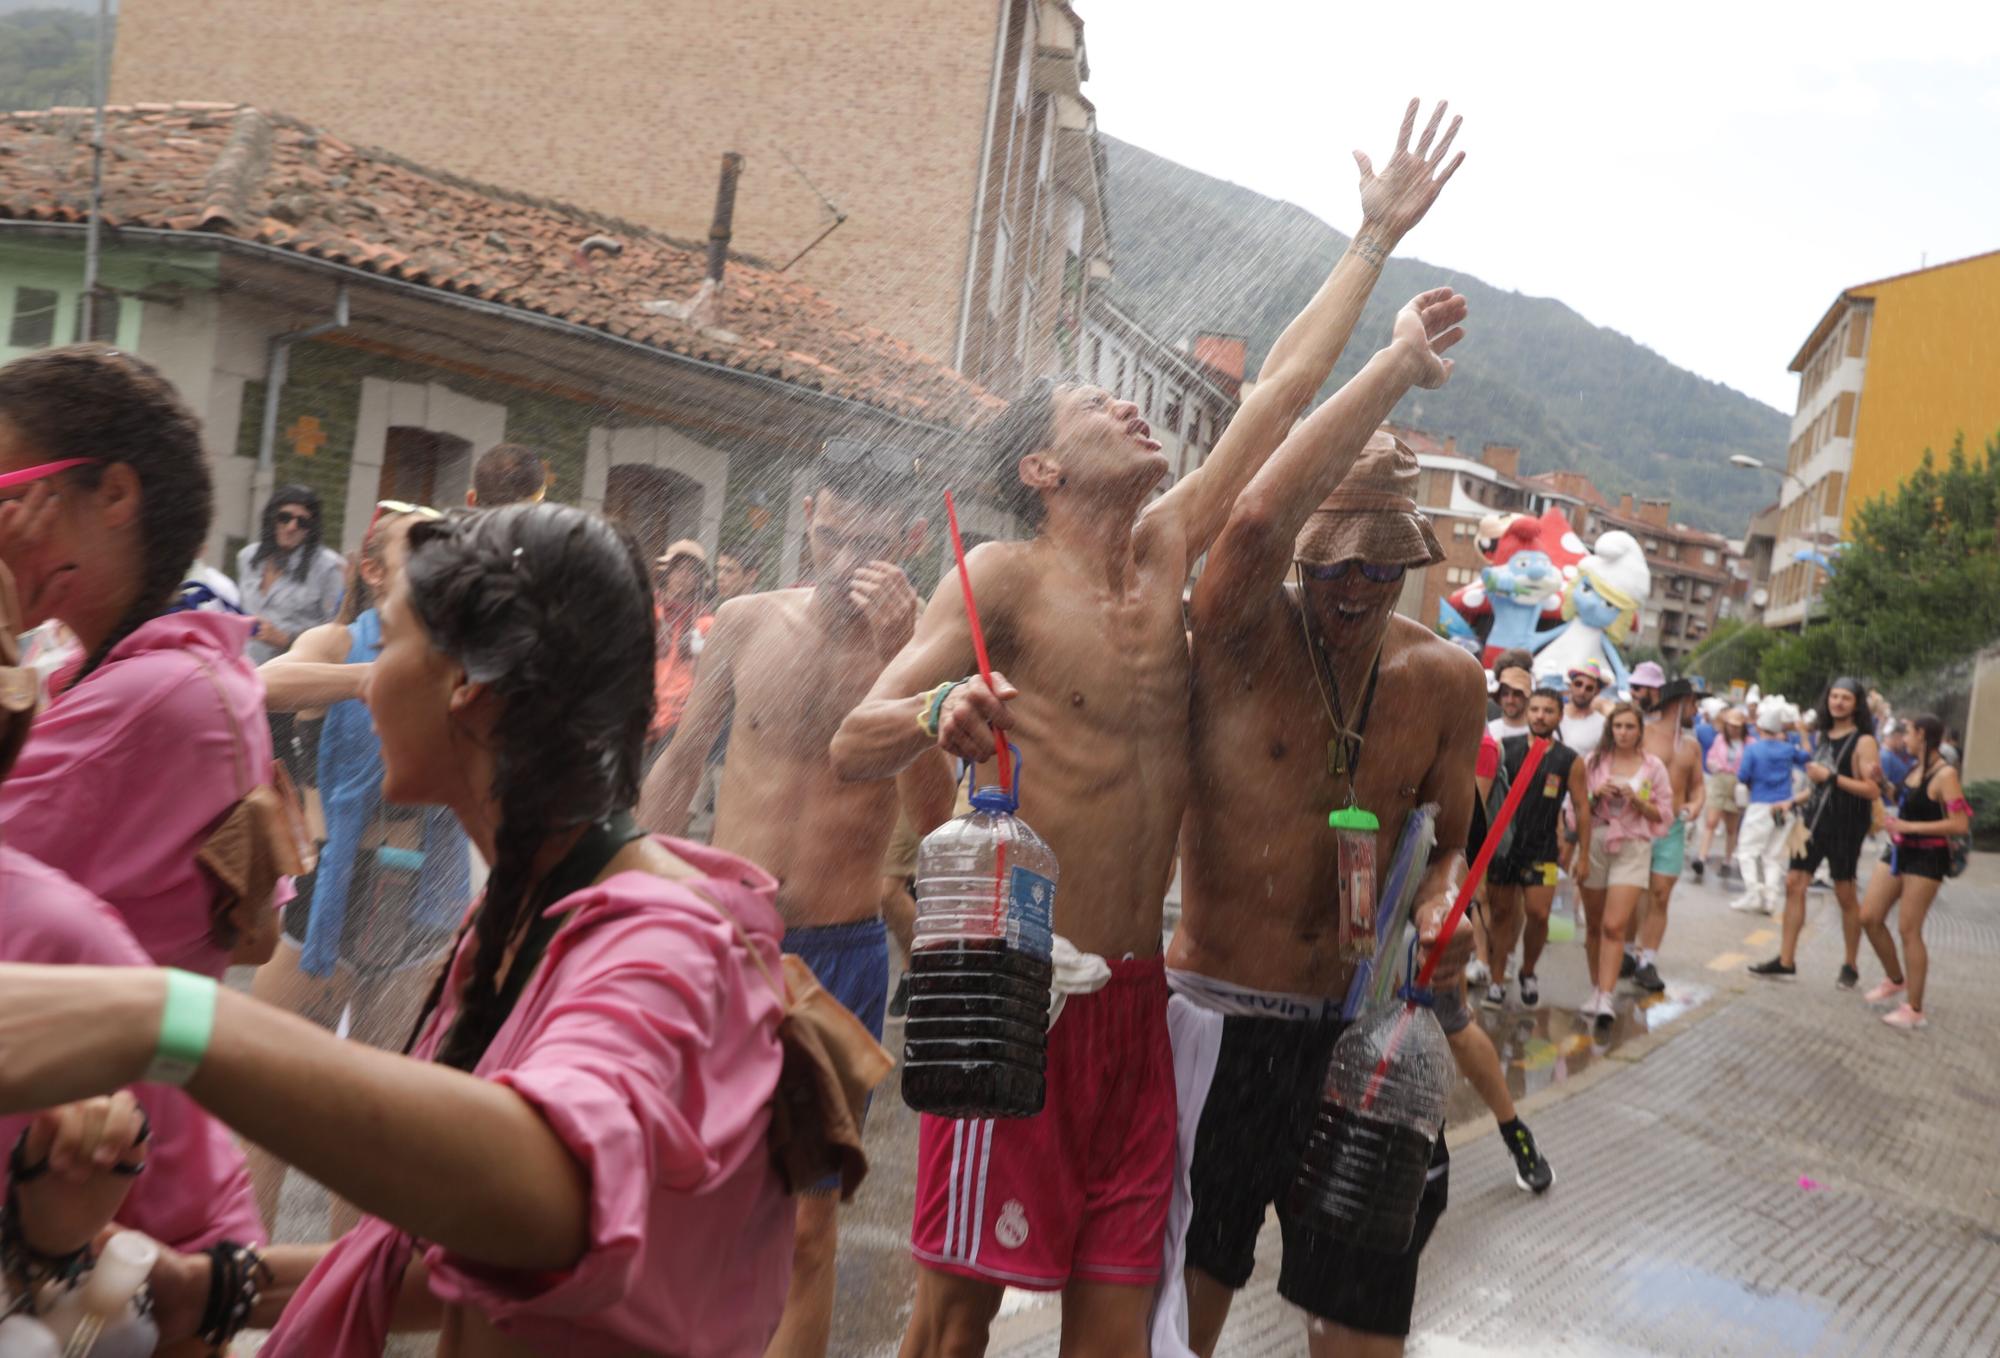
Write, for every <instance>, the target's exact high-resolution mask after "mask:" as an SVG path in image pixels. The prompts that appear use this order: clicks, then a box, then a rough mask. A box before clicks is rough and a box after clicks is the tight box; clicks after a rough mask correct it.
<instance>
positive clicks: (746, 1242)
mask: <svg viewBox="0 0 2000 1358" xmlns="http://www.w3.org/2000/svg"><path fill="white" fill-rule="evenodd" d="M646 585H647V582H646V570H645V565H644V563H643V561H642V560H641V559H640V557H639V556H638V554H637V552H636V551H635V550H634V549H633V548H632V546H631V544H630V542H629V541H628V540H627V539H625V538H624V537H623V536H622V535H621V534H619V533H618V531H617V530H616V529H614V528H612V527H611V526H610V525H609V524H607V523H606V522H605V521H604V520H602V519H600V518H598V517H596V516H594V515H590V514H587V513H585V512H583V511H581V510H577V509H572V508H569V507H567V506H562V505H546V504H543V505H531V506H529V505H524V506H514V507H510V508H506V509H500V510H494V511H491V512H487V513H478V514H472V515H465V516H453V517H452V518H451V519H448V520H446V521H444V522H440V523H424V524H418V525H417V526H415V527H414V528H413V529H412V530H411V533H410V553H409V560H408V564H407V566H406V567H405V573H404V576H403V578H402V579H401V580H400V581H399V582H398V583H397V584H396V585H395V586H394V588H393V590H392V592H391V594H390V596H389V598H388V600H387V601H386V603H385V604H384V607H383V611H382V625H383V632H382V651H381V654H380V656H379V657H378V658H377V659H376V660H375V662H374V664H373V668H372V669H371V671H370V675H369V679H368V683H367V689H366V694H365V696H366V700H367V702H368V705H369V708H370V711H371V713H372V715H373V717H374V721H375V724H376V727H377V729H378V731H379V733H380V735H381V740H382V756H383V764H384V775H383V794H384V796H385V797H386V798H387V799H388V800H390V801H392V802H397V803H401V804H422V803H429V804H443V805H448V806H450V807H451V809H452V810H453V812H454V813H455V814H456V815H457V816H458V818H459V820H460V822H461V823H462V824H463V825H464V827H465V830H466V833H467V834H468V835H469V836H470V837H471V839H472V841H473V843H474V844H475V845H477V846H478V847H479V849H480V850H481V852H482V853H484V854H485V855H486V857H487V859H488V861H490V862H491V863H492V865H493V870H492V875H491V876H490V878H489V879H488V882H487V886H486V891H485V894H484V895H483V896H482V898H481V899H480V900H479V902H478V903H477V904H476V906H475V907H474V908H473V910H472V911H471V912H470V914H469V915H468V918H467V922H466V925H465V928H464V930H463V931H462V933H461V936H460V939H459V943H458V946H457V947H456V949H455V951H454V956H453V961H452V963H451V965H450V967H449V969H448V971H447V972H446V974H445V975H444V976H443V977H442V978H441V979H440V981H439V985H438V990H437V993H436V994H435V995H434V996H433V1005H432V1006H431V1007H430V1008H429V1012H428V1013H427V1015H426V1017H425V1018H424V1019H423V1020H422V1021H421V1022H420V1024H419V1028H418V1034H417V1036H416V1039H415V1045H414V1048H413V1051H412V1053H411V1055H410V1056H399V1055H396V1054H394V1053H390V1052H384V1051H380V1050H376V1049H373V1048H369V1047H366V1046H364V1045H362V1044H360V1043H354V1042H344V1041H341V1040H340V1039H339V1038H337V1037H335V1036H334V1035H332V1034H330V1033H328V1032H326V1031H325V1030H323V1029H321V1028H319V1027H317V1026H316V1025H314V1024H312V1023H310V1022H308V1021H306V1020H304V1019H302V1018H298V1017H296V1016H294V1015H290V1014H285V1013H282V1012H280V1011H278V1010H276V1009H273V1008H271V1007H269V1006H265V1005H261V1004H259V1003H258V1002H257V1001H256V1000H255V999H252V998H251V997H249V996H246V995H242V994H239V993H236V992H233V991H230V990H227V989H218V988H216V987H214V986H213V984H212V983H210V982H206V981H198V980H195V979H194V978H191V977H187V976H185V974H183V973H175V972H167V971H158V970H137V969H131V968H126V969H115V968H114V969H102V970H97V969H84V968H74V967H71V968H36V967H14V966H0V1111H5V1110H10V1109H19V1108H23V1107H42V1106H47V1105H49V1104H52V1103H58V1102H62V1101H64V1100H70V1099H75V1098H79V1097H84V1096H87V1095H91V1094H98V1093H102V1092H104V1091H106V1090H108V1089H111V1088H114V1087H116V1086H118V1085H119V1084H121V1083H124V1082H128V1081H129V1080H131V1079H132V1078H133V1077H134V1075H135V1073H136V1072H138V1071H141V1070H143V1069H145V1068H146V1066H147V1062H148V1059H149V1056H155V1055H156V1054H165V1055H170V1056H174V1057H175V1058H177V1059H178V1060H179V1061H180V1062H181V1063H182V1068H183V1069H186V1068H189V1067H191V1073H190V1075H189V1078H188V1083H187V1090H188V1092H189V1093H190V1094H192V1095H193V1096H194V1098H195V1099H196V1100H197V1101H198V1102H199V1103H201V1104H202V1105H203V1106H204V1107H205V1108H207V1109H208V1110H209V1111H211V1112H213V1113H215V1114H217V1115H218V1116H220V1117H222V1118H224V1119H225V1120H226V1121H227V1122H229V1123H230V1125H232V1126H233V1127H235V1128H236V1129H237V1130H238V1131H240V1132H242V1133H243V1134H244V1135H246V1136H248V1137H250V1138H251V1139H253V1140H255V1141H257V1142H258V1143H259V1144H261V1145H265V1146H268V1147H270V1148H271V1149H272V1150H273V1151H274V1152H276V1153H277V1154H278V1155H280V1156H281V1157H283V1158H284V1159H285V1160H287V1161H288V1162H290V1163H291V1164H293V1165H296V1166H298V1167H299V1168H300V1169H302V1170H303V1171H305V1172H306V1173H308V1174H310V1175H311V1176H313V1177H314V1178H316V1179H318V1180H319V1181H320V1182H322V1183H324V1184H325V1185H327V1187H328V1188H330V1189H331V1190H332V1191H334V1192H336V1193H338V1194H340V1195H341V1196H342V1197H344V1198H346V1199H347V1200H348V1201H350V1202H352V1203H354V1204H355V1205H356V1206H358V1207H359V1208H360V1209H361V1210H362V1211H363V1212H364V1213H367V1214H368V1215H366V1216H364V1218H363V1220H362V1222H361V1224H360V1225H359V1226H357V1227H356V1228H355V1229H354V1230H353V1231H351V1232H349V1233H348V1234H347V1235H346V1236H344V1237H343V1238H342V1239H341V1240H339V1241H337V1242H335V1243H333V1244H331V1245H311V1246H307V1245H287V1246H274V1247H272V1248H271V1249H270V1250H269V1251H267V1252H265V1253H264V1254H263V1255H262V1257H261V1260H259V1261H258V1262H257V1265H256V1266H254V1267H250V1268H244V1269H238V1268H235V1267H231V1268H230V1270H229V1272H228V1273H227V1274H223V1273H221V1272H219V1271H218V1265H217V1264H216V1262H215V1261H212V1260H207V1259H203V1258H201V1257H192V1258H191V1257H188V1256H182V1255H173V1256H169V1257H166V1258H163V1260H162V1262H161V1264H160V1266H159V1267H158V1268H157V1269H156V1270H155V1271H154V1274H153V1278H152V1283H153V1287H154V1293H155V1297H156V1299H157V1310H156V1316H157V1318H158V1321H159V1324H160V1328H161V1333H162V1336H163V1338H165V1339H175V1338H178V1337H180V1336H182V1335H185V1334H187V1333H189V1332H190V1330H192V1329H194V1328H196V1326H197V1324H198V1323H200V1324H202V1325H203V1333H204V1337H205V1338H206V1339H207V1340H208V1342H210V1343H214V1344H218V1345H220V1344H226V1343H227V1341H228V1339H229V1337H230V1335H231V1334H233V1333H234V1331H235V1329H236V1328H237V1327H239V1326H241V1325H243V1324H250V1325H258V1326H272V1327H273V1328H272V1333H271V1335H270V1337H269V1339H268V1340H267V1341H266V1342H265V1344H264V1346H263V1349H262V1352H263V1354H264V1355H265V1356H266V1358H361V1355H364V1354H365V1355H371V1358H372V1355H376V1354H379V1353H380V1352H381V1351H382V1346H383V1343H384V1341H385V1339H386V1337H387V1335H388V1333H389V1332H390V1331H391V1330H392V1329H417V1330H435V1331H437V1333H438V1340H437V1347H436V1351H437V1352H438V1353H440V1354H444V1355H450V1356H451V1358H474V1356H477V1355H501V1354H518V1353H525V1352H533V1353H561V1354H566V1355H577V1356H578V1358H590V1356H591V1355H606V1358H609V1355H614V1354H631V1353H640V1352H643V1353H672V1354H677V1355H689V1356H690V1358H711V1356H713V1358H755V1355H758V1354H760V1353H761V1352H762V1350H763V1348H764V1346H765V1344H766V1343H767V1342H768V1340H769V1338H770V1336H771V1334H772V1332H773V1331H774V1329H775V1328H776V1325H777V1321H778V1315H779V1311H780V1309H781V1307H782V1306H783V1303H784V1298H785V1291H786V1284H787V1281H788V1273H789V1268H790V1260H791V1253H792V1220H793V1215H794V1212H793V1205H792V1203H791V1201H790V1200H789V1199H788V1197H787V1196H786V1194H785V1191H784V1188H783V1186H782V1184H781V1181H780V1179H779V1177H778V1173H777V1170H776V1168H775V1167H774V1165H773V1161H772V1157H771V1148H770V1140H769V1138H770V1121H771V1112H770V1108H771V1101H772V1098H773V1095H774V1092H775V1090H776V1088H777V1083H778V1076H779V1071H780V1066H781V1063H782V1055H781V1049H780V1045H779V1041H778V1036H777V1027H778V1023H779V1020H780V1017H781V1013H782V1011H781V1005H780V1001H779V998H778V992H777V989H776V986H777V984H778V983H777V982H776V980H775V977H776V975H777V974H778V971H777V969H778V966H779V949H778V942H779V938H780V935H781V934H782V932H783V929H782V925H781V924H780V922H779V918H778V914H777V911H776V909H775V906H774V904H773V901H774V898H775V895H776V890H777V883H776V882H775V881H774V880H773V879H772V878H771V877H770V876H769V875H768V874H766V873H764V872H763V871H761V870H760V869H758V868H756V867H754V866H752V865H751V864H749V863H747V862H744V861H743V860H741V859H737V858H734V857H732V856H730V855H728V854H724V853H721V852H718V851H714V850H708V849H703V848H700V847H698V846H694V845H689V844H684V843H682V842H680V841H673V840H666V839H656V838H647V837H644V836H641V835H639V834H638V832H637V830H636V828H635V827H634V826H633V824H632V821H631V816H630V811H629V808H630V807H631V805H632V803H633V801H634V800H635V799H636V797H637V794H638V779H639V765H640V758H641V754H642V747H643V741H644V737H645V731H646V725H647V722H648V720H649V719H650V717H651V715H652V662H653V638H652V622H651V610H650V608H649V606H648V592H647V588H646ZM190 997H193V998H190ZM196 1000H199V1002H200V1008H199V1009H198V1010H195V1009H191V1008H190V1006H191V1005H193V1004H194V1003H195V1001H196ZM203 1022H207V1023H209V1025H210V1026H209V1028H208V1036H207V1037H206V1039H205V1041H204V1042H202V1043H201V1044H199V1045H198V1047H197V1045H196V1044H194V1043H193V1042H192V1040H191V1039H190V1038H189V1037H188V1034H189V1033H190V1032H191V1031H195V1030H198V1029H200V1028H201V1027H202V1023H203ZM413 1058H414V1059H413ZM211 1282H214V1283H216V1284H217V1288H216V1290H217V1291H218V1292H219V1293H221V1294H222V1295H224V1296H235V1297H239V1298H240V1299H241V1300H242V1302H243V1303H244V1304H243V1305H242V1306H241V1307H240V1308H237V1309H236V1310H235V1311H232V1313H231V1315H230V1316H229V1317H228V1319H229V1322H230V1323H229V1324H227V1325H223V1326H218V1327H216V1328H215V1329H213V1330H210V1329H208V1328H207V1327H206V1324H205V1319H206V1317H207V1315H208V1313H211V1312H213V1311H214V1310H215V1307H214V1305H213V1298H212V1293H211ZM197 1315H202V1316H204V1320H203V1321H202V1322H198V1321H197V1320H196V1319H194V1318H193V1317H195V1316H197Z"/></svg>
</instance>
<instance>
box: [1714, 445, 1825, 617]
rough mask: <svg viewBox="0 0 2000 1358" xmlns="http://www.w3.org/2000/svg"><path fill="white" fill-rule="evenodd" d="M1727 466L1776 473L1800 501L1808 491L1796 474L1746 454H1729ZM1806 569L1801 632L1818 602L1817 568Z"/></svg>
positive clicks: (1810, 566)
mask: <svg viewBox="0 0 2000 1358" xmlns="http://www.w3.org/2000/svg"><path fill="white" fill-rule="evenodd" d="M1729 465H1730V466H1732V467H1741V468H1743V469H1744V470H1745V471H1753V472H1776V473H1777V474H1778V475H1780V476H1782V477H1784V478H1785V479H1786V480H1787V481H1790V482H1791V483H1792V484H1793V485H1795V486H1797V487H1798V488H1799V497H1800V498H1801V499H1803V498H1805V495H1806V493H1807V491H1808V490H1809V489H1810V488H1809V487H1808V486H1807V485H1806V483H1805V482H1804V481H1801V480H1800V479H1799V478H1798V476H1797V475H1796V474H1794V473H1792V472H1790V471H1787V470H1786V469H1785V468H1783V467H1773V466H1772V465H1771V464H1770V463H1768V462H1766V461H1764V459H1762V458H1760V457H1752V456H1750V454H1748V453H1731V454H1730V455H1729ZM1813 545H1814V546H1818V545H1819V534H1817V533H1815V534H1813ZM1806 567H1807V570H1808V571H1809V572H1810V574H1808V575H1807V576H1806V597H1805V605H1806V612H1805V617H1804V618H1803V619H1802V620H1801V621H1800V623H1799V628H1800V630H1802V631H1803V630H1804V628H1805V625H1806V623H1809V622H1811V621H1812V615H1813V604H1814V603H1816V602H1817V601H1818V596H1819V567H1817V566H1814V565H1813V564H1812V563H1810V562H1808V563H1806Z"/></svg>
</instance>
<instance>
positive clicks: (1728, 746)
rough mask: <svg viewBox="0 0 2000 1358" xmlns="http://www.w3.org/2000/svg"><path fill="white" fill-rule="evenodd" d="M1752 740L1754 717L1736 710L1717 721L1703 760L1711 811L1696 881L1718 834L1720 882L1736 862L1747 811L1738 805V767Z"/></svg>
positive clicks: (1704, 820)
mask: <svg viewBox="0 0 2000 1358" xmlns="http://www.w3.org/2000/svg"><path fill="white" fill-rule="evenodd" d="M1749 738H1750V714H1749V713H1747V712H1745V711H1744V710H1743V709H1742V708H1740V707H1732V708H1730V709H1729V710H1728V711H1726V712H1724V713H1723V714H1722V715H1721V716H1719V717H1717V718H1716V721H1715V739H1714V740H1713V741H1711V742H1710V743H1709V747H1708V753H1707V754H1706V755H1705V756H1703V758H1702V769H1703V771H1704V772H1705V773H1706V774H1707V775H1708V799H1707V809H1706V810H1705V811H1703V812H1702V831H1701V852H1700V854H1698V855H1696V857H1695V860H1694V879H1695V880H1696V881H1697V882H1699V881H1700V880H1701V879H1702V873H1703V870H1704V868H1705V867H1706V866H1707V864H1708V857H1709V851H1710V850H1711V849H1713V848H1714V847H1715V832H1716V830H1717V828H1720V829H1721V830H1722V832H1723V836H1722V865H1721V866H1720V867H1718V868H1717V869H1716V873H1715V875H1716V877H1717V878H1718V879H1722V878H1726V877H1728V876H1729V874H1730V872H1731V871H1733V865H1734V864H1735V862H1736V832H1737V830H1738V829H1739V828H1741V826H1742V824H1743V808H1742V807H1740V806H1738V805H1737V804H1736V766H1737V765H1738V764H1741V763H1742V762H1743V746H1744V744H1745V742H1746V741H1748V740H1749Z"/></svg>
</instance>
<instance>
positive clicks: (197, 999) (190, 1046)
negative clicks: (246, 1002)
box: [141, 967, 217, 1085]
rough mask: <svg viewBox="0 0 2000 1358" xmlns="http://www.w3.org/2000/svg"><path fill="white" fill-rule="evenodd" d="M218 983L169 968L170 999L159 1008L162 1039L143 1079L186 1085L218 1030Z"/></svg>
mask: <svg viewBox="0 0 2000 1358" xmlns="http://www.w3.org/2000/svg"><path fill="white" fill-rule="evenodd" d="M216 989H217V987H216V984H215V982H214V981H213V980H211V979H209V978H208V977H206V976H196V975H195V974H194V973H193V972H187V971H180V970H178V969H176V968H173V967H169V968H167V1002H166V1003H165V1004H164V1005H162V1006H161V1008H160V1040H159V1045H158V1046H156V1047H155V1048H154V1050H153V1063H152V1064H151V1065H149V1066H147V1067H146V1073H145V1075H144V1076H142V1077H141V1078H142V1079H144V1080H146V1081H147V1082H149V1083H152V1084H163V1085H184V1084H186V1083H187V1082H188V1081H189V1080H191V1079H193V1078H194V1073H195V1071H196V1070H198V1069H200V1067H201V1059H202V1058H203V1057H204V1056H206V1055H208V1040H209V1038H210V1037H211V1036H212V1035H213V1034H214V1032H215V1001H216Z"/></svg>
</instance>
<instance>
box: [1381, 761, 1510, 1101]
mask: <svg viewBox="0 0 2000 1358" xmlns="http://www.w3.org/2000/svg"><path fill="white" fill-rule="evenodd" d="M1548 748H1549V742H1548V741H1546V740H1542V739H1539V738H1537V739H1534V740H1531V741H1529V742H1528V755H1527V758H1525V759H1523V760H1522V761H1521V771H1520V772H1519V773H1517V774H1515V775H1514V785H1513V786H1512V787H1510V788H1508V789H1507V799H1506V800H1505V801H1503V802H1501V803H1500V814H1499V815H1497V816H1495V817H1494V818H1493V824H1492V825H1491V826H1489V827H1488V828H1487V831H1486V842H1485V843H1484V844H1481V845H1480V846H1479V852H1478V853H1477V854H1476V855H1475V856H1474V857H1473V860H1472V868H1471V870H1470V871H1468V872H1467V873H1466V874H1465V880H1464V881H1463V882H1461V883H1459V886H1458V899H1457V900H1455V901H1453V902H1452V904H1451V913H1450V914H1449V915H1446V916H1445V918H1444V927H1443V928H1441V929H1439V930H1438V936H1437V942H1436V943H1434V944H1432V945H1431V955H1430V957H1429V959H1428V960H1426V961H1425V963H1424V965H1423V969H1422V970H1421V971H1419V972H1418V973H1417V979H1416V980H1415V981H1413V982H1412V983H1411V988H1412V989H1414V990H1428V989H1429V988H1430V984H1431V973H1432V972H1434V971H1436V970H1437V964H1438V961H1439V960H1440V959H1441V958H1443V956H1444V950H1445V946H1446V945H1447V944H1449V943H1450V942H1451V939H1452V935H1453V934H1455V933H1457V932H1458V925H1459V921H1460V920H1462V919H1464V918H1465V911H1466V907H1467V906H1469V905H1471V904H1472V893H1473V892H1475V891H1477V890H1479V884H1480V882H1481V881H1483V880H1485V877H1486V868H1487V865H1488V864H1490V863H1491V862H1492V861H1493V851H1494V850H1495V849H1496V848H1498V847H1499V845H1500V836H1501V835H1502V834H1504V833H1506V830H1507V826H1508V824H1509V823H1510V822H1511V821H1512V820H1513V819H1514V812H1515V810H1516V809H1517V808H1518V807H1519V806H1520V805H1521V798H1522V797H1523V796H1524V795H1525V794H1526V793H1527V790H1528V784H1529V783H1531V782H1533V781H1534V778H1535V770H1536V769H1538V768H1540V767H1541V765H1542V756H1543V755H1544V754H1546V753H1547V752H1548ZM1416 1009H1417V1002H1416V1001H1415V1000H1406V1001H1404V1003H1403V1012H1402V1013H1401V1014H1399V1015H1397V1017H1396V1027H1395V1030H1394V1031H1392V1032H1391V1033H1390V1034H1389V1041H1388V1045H1387V1046H1385V1047H1384V1048H1383V1049H1382V1059H1381V1060H1380V1061H1377V1062H1376V1063H1375V1070H1374V1072H1373V1073H1372V1074H1371V1075H1370V1076H1369V1077H1368V1090H1367V1092H1366V1093H1365V1094H1363V1095H1362V1097H1361V1110H1362V1111H1363V1112H1366V1111H1368V1110H1369V1109H1370V1108H1373V1107H1374V1106H1375V1096H1376V1095H1378V1094H1380V1093H1381V1092H1382V1081H1383V1080H1384V1079H1386V1078H1387V1077H1388V1074H1389V1063H1390V1062H1392V1061H1394V1060H1395V1059H1396V1049H1397V1048H1398V1047H1400V1046H1402V1045H1403V1030H1404V1029H1406V1028H1408V1027H1409V1026H1410V1016H1411V1015H1412V1014H1414V1013H1415V1012H1416Z"/></svg>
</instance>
